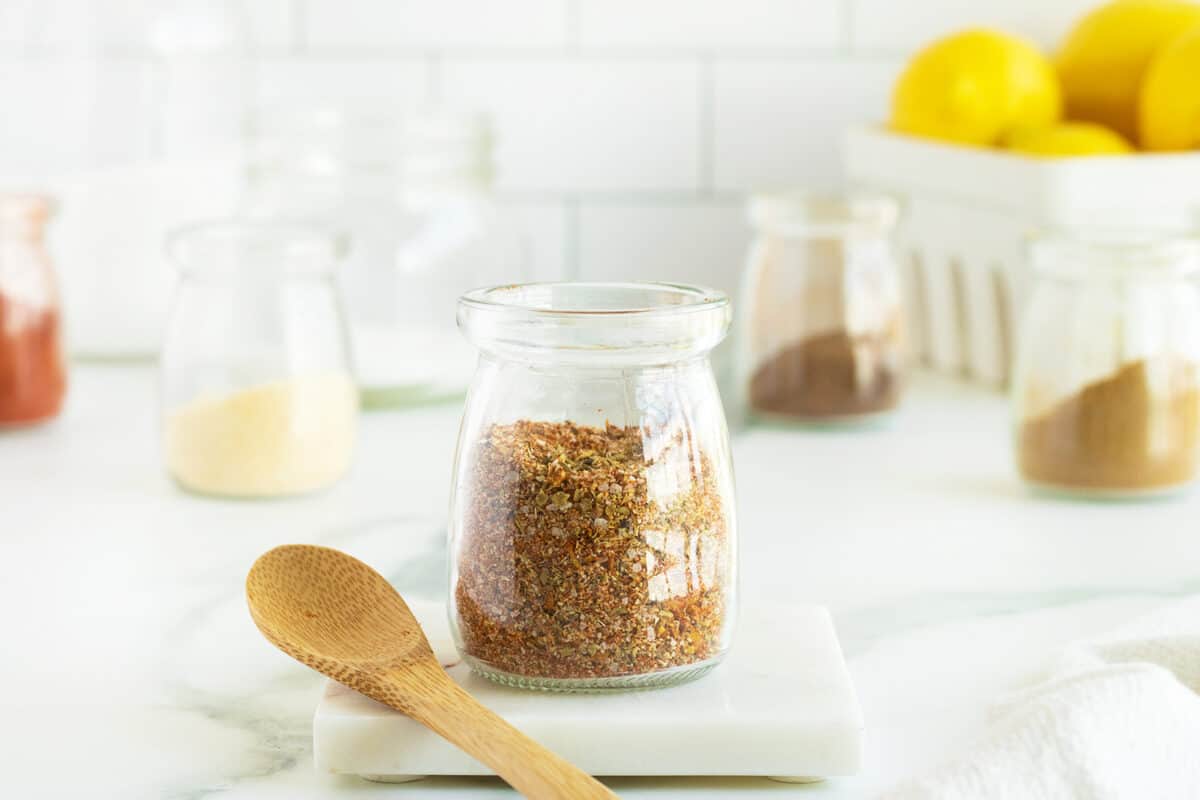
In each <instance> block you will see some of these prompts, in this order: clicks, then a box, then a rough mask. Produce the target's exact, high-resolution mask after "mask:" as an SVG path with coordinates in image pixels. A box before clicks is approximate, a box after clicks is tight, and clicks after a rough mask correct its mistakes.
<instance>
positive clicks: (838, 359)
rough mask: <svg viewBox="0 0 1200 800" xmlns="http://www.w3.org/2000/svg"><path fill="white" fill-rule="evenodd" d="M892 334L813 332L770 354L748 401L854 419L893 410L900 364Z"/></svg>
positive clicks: (780, 410) (776, 409)
mask: <svg viewBox="0 0 1200 800" xmlns="http://www.w3.org/2000/svg"><path fill="white" fill-rule="evenodd" d="M893 342H894V337H893V336H891V335H890V334H888V333H886V332H885V333H868V334H861V335H858V336H851V335H850V334H848V333H847V332H845V331H835V332H832V333H823V334H818V335H816V336H810V337H808V338H806V339H803V340H801V341H799V342H797V343H796V344H793V345H790V346H788V347H786V348H784V349H783V350H781V351H780V352H779V353H778V354H776V355H774V356H772V357H771V358H770V359H768V360H767V361H766V362H765V363H764V364H762V365H760V366H759V367H758V369H756V370H755V371H754V375H753V376H752V377H751V378H750V387H749V391H750V405H751V407H752V408H754V410H756V411H759V412H763V413H766V414H770V415H781V416H797V417H807V418H837V417H852V416H857V415H860V414H873V413H877V412H880V411H887V410H888V409H890V408H894V407H895V406H896V404H897V403H898V402H899V401H900V388H901V380H900V368H899V364H897V363H896V361H897V360H898V359H897V355H896V349H895V346H894V344H893Z"/></svg>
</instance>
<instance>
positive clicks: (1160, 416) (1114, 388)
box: [1013, 231, 1200, 497]
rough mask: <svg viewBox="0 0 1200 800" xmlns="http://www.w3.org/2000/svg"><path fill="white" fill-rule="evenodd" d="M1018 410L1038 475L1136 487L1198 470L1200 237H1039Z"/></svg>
mask: <svg viewBox="0 0 1200 800" xmlns="http://www.w3.org/2000/svg"><path fill="white" fill-rule="evenodd" d="M1032 255H1033V264H1034V268H1035V271H1036V273H1037V282H1036V285H1035V288H1034V292H1033V295H1032V297H1031V301H1030V306H1029V310H1028V312H1027V316H1026V319H1025V322H1024V328H1023V330H1022V335H1021V346H1020V350H1019V353H1018V359H1017V366H1016V371H1015V380H1014V384H1013V409H1014V415H1015V423H1016V431H1015V438H1016V454H1017V465H1018V468H1019V470H1020V473H1021V475H1022V476H1023V477H1024V479H1025V480H1026V481H1028V482H1029V483H1030V484H1032V485H1034V486H1036V487H1043V488H1047V489H1051V490H1055V491H1058V492H1063V493H1068V494H1079V495H1090V496H1099V497H1107V496H1117V497H1119V496H1129V495H1131V496H1136V495H1144V494H1158V493H1162V492H1167V491H1171V490H1173V489H1177V488H1179V487H1181V486H1184V485H1186V484H1188V483H1190V482H1191V481H1192V480H1193V479H1194V478H1195V476H1196V471H1197V464H1198V462H1197V455H1198V446H1200V293H1198V291H1197V288H1198V287H1197V281H1196V278H1197V271H1198V270H1200V240H1198V239H1196V238H1192V237H1190V236H1176V235H1171V234H1163V233H1153V232H1146V231H1142V232H1136V231H1127V232H1123V231H1083V232H1077V233H1074V234H1064V235H1057V236H1052V237H1047V238H1045V239H1042V240H1041V241H1038V242H1036V243H1035V244H1034V246H1033V249H1032Z"/></svg>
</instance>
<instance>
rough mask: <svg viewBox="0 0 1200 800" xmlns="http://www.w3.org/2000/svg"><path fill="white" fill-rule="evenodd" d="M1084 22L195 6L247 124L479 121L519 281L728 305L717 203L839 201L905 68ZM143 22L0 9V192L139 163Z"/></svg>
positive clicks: (935, 13) (876, 1)
mask: <svg viewBox="0 0 1200 800" xmlns="http://www.w3.org/2000/svg"><path fill="white" fill-rule="evenodd" d="M1100 1H1101V0H907V2H894V0H690V1H689V0H649V2H636V1H635V0H504V2H498V1H497V0H212V2H211V5H209V6H203V5H201V4H197V5H196V6H195V7H197V8H208V9H210V10H212V11H213V12H214V13H216V14H218V15H219V14H224V13H226V12H227V11H228V10H230V9H233V10H235V11H236V10H237V8H238V7H239V6H241V7H242V8H243V9H244V12H245V14H246V17H245V19H246V21H247V22H248V24H249V27H250V34H251V38H252V44H253V46H254V47H255V49H256V53H257V55H256V59H255V63H254V70H255V81H254V99H255V101H256V102H257V103H258V104H260V105H264V106H292V107H294V106H301V105H304V106H330V105H338V106H351V107H355V108H361V107H367V108H368V109H379V108H396V109H398V110H404V109H407V108H411V107H415V106H421V105H426V104H429V103H439V102H440V103H444V104H446V105H449V106H450V107H461V108H475V109H480V110H484V111H488V112H490V113H491V114H492V116H493V119H494V127H495V131H496V134H497V150H496V157H497V167H498V178H497V184H498V188H499V190H500V191H501V194H502V196H503V197H504V198H505V202H504V206H503V210H502V213H503V214H504V216H505V217H506V218H507V219H508V220H510V221H511V222H512V223H514V224H515V225H517V226H519V227H520V228H521V229H522V230H524V231H525V232H526V234H527V237H528V241H529V244H530V253H531V257H532V272H531V274H530V275H529V276H527V277H529V278H531V279H536V280H554V279H561V278H570V277H575V276H577V275H582V276H583V277H589V278H613V279H621V278H661V279H669V280H681V281H692V282H701V283H710V284H713V285H716V286H719V287H721V288H723V289H726V290H728V291H733V290H734V288H735V287H736V284H737V277H738V272H739V269H740V265H741V259H742V257H743V252H744V248H745V243H746V240H747V238H748V232H747V230H746V228H745V226H744V224H743V223H742V211H741V202H740V200H738V199H737V198H738V197H739V196H740V195H741V194H743V193H744V192H747V191H751V190H753V189H755V188H759V187H763V188H766V187H780V186H803V187H813V188H835V187H837V186H838V185H840V183H841V180H842V167H841V161H842V156H841V142H842V138H843V135H844V131H845V128H846V127H847V126H849V125H854V124H861V123H865V122H869V121H872V120H878V119H882V118H883V117H884V116H885V115H886V113H887V105H888V97H889V95H890V91H891V86H892V83H893V82H894V80H895V78H896V75H897V74H898V72H899V70H900V68H901V67H902V64H903V61H904V60H905V59H906V58H907V57H908V54H909V53H910V52H911V51H912V50H913V49H915V48H917V47H919V46H920V45H922V44H924V43H926V42H927V41H929V40H931V39H933V38H936V37H937V36H940V35H942V34H945V33H948V32H950V31H953V30H957V29H961V28H966V27H971V26H979V25H988V26H993V27H1001V28H1006V29H1009V30H1012V31H1014V32H1016V33H1020V34H1023V35H1026V36H1028V37H1030V38H1032V39H1034V40H1036V41H1038V42H1040V43H1042V44H1043V45H1044V46H1050V45H1052V44H1053V43H1055V42H1056V41H1057V40H1058V39H1059V38H1060V36H1061V34H1062V33H1063V31H1065V30H1066V29H1067V28H1068V27H1069V25H1070V24H1071V22H1072V21H1073V20H1074V19H1076V18H1078V16H1079V15H1080V14H1082V13H1083V12H1084V11H1086V10H1087V9H1089V8H1091V7H1092V6H1094V5H1096V4H1097V3H1099V2H1100ZM162 5H163V4H162V0H0V107H3V108H4V109H5V121H4V123H3V124H0V173H2V172H3V171H5V170H6V171H7V172H8V174H10V175H11V174H12V173H13V170H14V167H13V165H14V164H16V165H17V167H18V168H20V169H23V170H26V171H34V172H36V171H37V170H38V169H39V168H43V169H50V170H56V171H62V170H65V169H69V168H72V167H80V168H81V167H85V166H87V165H89V164H97V163H120V162H122V161H128V160H131V159H134V158H137V157H139V156H142V155H145V154H147V153H150V152H153V151H154V148H155V147H159V148H161V140H162V139H163V131H164V123H165V122H167V121H169V118H170V116H171V114H170V111H171V109H170V108H168V107H167V106H165V105H164V103H163V99H162V95H161V92H160V91H159V90H160V89H161V81H162V74H161V69H159V70H157V71H156V70H155V68H154V67H153V66H152V65H151V60H150V59H149V58H148V56H149V40H148V36H147V30H148V26H149V23H150V20H151V18H152V15H151V10H152V9H153V8H157V7H161V6H162ZM97 49H99V50H102V51H103V53H102V54H97V53H96V52H94V51H95V50H97ZM156 87H157V88H156ZM177 110H178V109H177ZM184 117H186V115H184ZM156 142H157V143H158V144H157V145H156V144H155V143H156ZM3 177H4V176H3V174H0V179H2V178H3Z"/></svg>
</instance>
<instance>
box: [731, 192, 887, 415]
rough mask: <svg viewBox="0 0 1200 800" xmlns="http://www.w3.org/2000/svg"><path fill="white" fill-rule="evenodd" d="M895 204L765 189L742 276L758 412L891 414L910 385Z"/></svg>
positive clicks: (755, 202)
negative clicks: (904, 387)
mask: <svg viewBox="0 0 1200 800" xmlns="http://www.w3.org/2000/svg"><path fill="white" fill-rule="evenodd" d="M897 216H898V209H897V205H896V203H895V202H894V201H892V200H890V199H888V198H885V197H877V196H858V195H851V196H847V197H822V196H815V195H806V194H799V193H783V194H764V195H758V196H756V197H754V198H753V199H752V200H751V202H750V205H749V219H750V223H751V225H752V226H753V227H754V230H755V239H754V242H753V244H752V245H751V248H750V254H749V257H748V259H747V264H746V268H745V272H744V274H743V282H742V290H741V297H742V303H743V308H742V313H741V319H740V324H739V337H738V339H739V355H738V364H739V373H740V375H741V377H740V380H739V383H740V384H741V386H742V392H743V401H744V404H745V406H746V408H747V410H748V411H749V413H750V414H751V415H752V416H754V417H758V418H764V419H769V420H773V421H784V422H789V421H790V422H833V421H845V420H854V419H860V418H864V417H871V416H874V415H878V414H880V413H882V412H887V411H890V410H892V409H893V408H894V407H895V406H896V405H897V403H899V401H900V394H901V389H902V385H903V382H904V349H903V338H902V316H903V315H902V309H901V301H900V278H899V271H898V267H897V264H896V261H895V258H894V254H893V251H892V240H891V237H892V232H893V229H894V227H895V224H896V220H897Z"/></svg>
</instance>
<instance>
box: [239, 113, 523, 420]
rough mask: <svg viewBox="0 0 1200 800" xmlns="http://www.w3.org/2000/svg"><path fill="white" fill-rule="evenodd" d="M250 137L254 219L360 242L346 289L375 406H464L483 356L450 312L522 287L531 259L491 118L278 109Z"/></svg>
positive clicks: (366, 390) (359, 360)
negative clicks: (481, 296) (503, 206)
mask: <svg viewBox="0 0 1200 800" xmlns="http://www.w3.org/2000/svg"><path fill="white" fill-rule="evenodd" d="M258 116H259V119H258V123H257V126H258V127H257V130H256V132H255V133H254V136H253V151H254V154H255V155H254V163H253V166H252V168H251V193H250V199H249V212H250V213H251V214H254V215H263V214H265V215H278V214H284V215H303V216H306V217H317V218H321V219H325V220H328V221H330V222H331V224H333V225H335V226H336V227H337V228H338V229H340V230H343V231H345V232H346V233H348V234H349V236H350V253H349V257H348V263H347V265H346V268H345V269H344V270H342V271H341V274H340V280H341V284H342V286H343V288H344V290H345V293H346V298H347V307H348V311H349V316H350V323H351V340H352V344H353V350H354V359H355V365H356V368H357V371H358V375H359V381H360V386H361V388H362V392H363V400H364V403H365V405H366V406H367V407H389V406H403V405H413V404H421V403H427V402H436V401H439V400H444V399H450V398H459V397H461V396H462V395H463V394H464V393H465V391H466V388H467V385H468V383H469V382H470V377H471V373H472V370H473V369H474V364H475V354H474V351H473V350H472V348H471V347H470V345H469V344H467V343H466V342H464V341H463V339H462V337H461V336H460V335H459V334H458V331H457V330H456V329H455V326H454V315H453V313H452V312H451V310H450V309H452V308H453V307H454V303H455V302H456V301H457V299H458V297H459V296H460V295H461V294H463V293H464V292H466V291H467V290H469V289H472V288H475V287H477V286H486V285H491V284H496V283H505V282H506V283H519V282H520V281H522V280H523V279H524V278H525V276H526V266H527V262H528V254H527V252H526V248H525V242H524V240H523V237H522V236H521V235H520V234H519V232H518V231H517V230H516V229H515V228H514V227H512V226H511V225H509V224H508V223H507V222H506V221H505V219H504V218H503V216H502V215H501V214H500V213H499V210H498V209H497V207H496V204H495V202H494V200H493V197H492V192H491V176H492V161H491V152H492V140H491V133H490V129H489V126H488V125H487V122H486V120H485V119H484V118H483V117H480V116H478V115H474V114H462V113H449V112H438V111H423V112H411V113H408V114H395V113H380V112H378V111H364V110H361V109H353V108H340V109H335V108H326V109H310V110H301V109H271V110H264V111H262V112H261V113H260V114H259V115H258Z"/></svg>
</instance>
